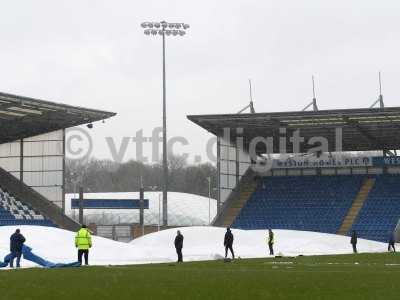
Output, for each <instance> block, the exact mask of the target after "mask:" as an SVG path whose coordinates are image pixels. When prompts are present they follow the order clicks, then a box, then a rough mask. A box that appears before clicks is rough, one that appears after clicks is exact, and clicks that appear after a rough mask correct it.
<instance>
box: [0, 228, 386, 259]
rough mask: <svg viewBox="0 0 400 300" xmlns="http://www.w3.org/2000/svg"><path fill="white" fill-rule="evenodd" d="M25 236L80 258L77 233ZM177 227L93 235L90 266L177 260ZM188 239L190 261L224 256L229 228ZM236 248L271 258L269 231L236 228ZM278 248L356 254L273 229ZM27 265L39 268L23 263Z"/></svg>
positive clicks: (314, 236)
mask: <svg viewBox="0 0 400 300" xmlns="http://www.w3.org/2000/svg"><path fill="white" fill-rule="evenodd" d="M16 228H17V227H16V226H2V227H0V257H1V259H2V258H3V257H4V256H5V255H6V254H8V253H9V237H10V235H11V234H12V233H13V232H14V231H15V229H16ZM18 228H20V229H21V233H22V234H23V235H24V236H25V237H26V240H27V241H26V244H27V245H28V246H30V247H32V248H33V252H34V253H36V254H38V255H40V256H42V257H43V258H45V259H47V260H50V261H52V262H55V263H59V262H63V263H68V262H73V261H76V249H75V247H74V237H75V233H73V232H70V231H66V230H62V229H58V228H51V227H41V226H19V227H18ZM176 230H177V229H169V230H164V231H161V232H156V233H152V234H148V235H146V236H144V237H141V238H138V239H136V240H134V241H132V242H131V243H121V242H116V241H112V240H109V239H105V238H101V237H96V236H94V237H93V248H92V249H91V252H90V261H89V262H90V264H91V265H123V264H143V263H156V262H172V261H175V260H176V253H175V249H174V246H173V240H174V238H175V235H176ZM179 230H181V232H182V234H183V235H184V237H185V240H184V248H183V255H184V260H185V261H195V260H212V259H219V258H222V257H223V255H224V247H223V238H224V234H225V229H224V228H218V227H184V228H179ZM232 231H233V234H234V236H235V241H234V250H235V254H236V256H237V257H241V258H253V257H254V258H255V257H268V249H267V248H268V247H267V243H266V236H267V233H266V231H265V230H246V231H245V230H236V229H233V230H232ZM274 232H275V241H276V243H275V252H276V254H279V253H281V254H283V255H287V256H295V255H300V254H303V255H323V254H346V253H351V245H350V240H349V238H348V237H344V236H338V235H334V234H325V233H315V232H305V231H293V230H274ZM358 248H359V250H360V252H384V251H385V250H386V249H385V248H386V244H384V243H379V242H374V241H368V240H363V239H359V243H358ZM22 264H23V266H25V267H30V266H34V264H33V263H30V262H27V261H23V262H22Z"/></svg>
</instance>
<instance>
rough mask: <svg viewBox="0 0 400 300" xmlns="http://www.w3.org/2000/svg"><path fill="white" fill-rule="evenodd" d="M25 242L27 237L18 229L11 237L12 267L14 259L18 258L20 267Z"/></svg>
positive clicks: (11, 266) (18, 266)
mask: <svg viewBox="0 0 400 300" xmlns="http://www.w3.org/2000/svg"><path fill="white" fill-rule="evenodd" d="M24 243H25V237H24V236H23V235H22V234H21V232H20V230H19V229H17V230H15V232H14V233H13V234H12V235H11V237H10V251H11V258H10V268H13V267H14V259H15V258H17V268H20V267H21V265H20V261H21V255H22V245H23V244H24Z"/></svg>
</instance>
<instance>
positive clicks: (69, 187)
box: [65, 156, 217, 199]
mask: <svg viewBox="0 0 400 300" xmlns="http://www.w3.org/2000/svg"><path fill="white" fill-rule="evenodd" d="M168 166H169V181H168V183H169V191H173V192H183V193H192V194H197V195H201V196H205V197H208V180H207V178H208V177H211V197H212V198H214V199H215V198H216V191H215V190H214V188H215V187H216V180H217V170H216V168H215V167H214V166H213V165H212V164H210V163H204V164H197V165H189V164H188V163H187V161H186V160H185V159H184V158H183V157H181V156H172V157H170V158H169V161H168ZM162 174H163V173H162V165H161V164H145V163H142V162H139V161H133V160H131V161H128V162H126V163H116V162H113V161H110V160H99V159H90V160H84V161H83V160H67V161H66V167H65V188H66V192H67V193H72V192H76V191H77V189H78V187H79V186H80V185H82V186H84V187H85V190H86V192H92V193H96V192H98V193H100V192H103V193H104V192H134V191H139V187H140V177H142V178H143V184H144V186H145V187H146V190H149V187H150V186H155V187H157V190H161V189H162Z"/></svg>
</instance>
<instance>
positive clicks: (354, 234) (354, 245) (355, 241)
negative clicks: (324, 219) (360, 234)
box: [350, 230, 357, 253]
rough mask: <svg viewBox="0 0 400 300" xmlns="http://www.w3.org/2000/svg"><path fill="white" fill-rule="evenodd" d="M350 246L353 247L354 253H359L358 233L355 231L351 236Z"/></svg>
mask: <svg viewBox="0 0 400 300" xmlns="http://www.w3.org/2000/svg"><path fill="white" fill-rule="evenodd" d="M350 244H351V245H352V246H353V252H354V253H357V232H356V231H355V230H353V232H352V234H351V239H350Z"/></svg>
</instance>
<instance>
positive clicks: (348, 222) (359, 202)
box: [337, 178, 375, 235]
mask: <svg viewBox="0 0 400 300" xmlns="http://www.w3.org/2000/svg"><path fill="white" fill-rule="evenodd" d="M374 184H375V178H367V179H366V180H365V181H364V183H363V185H362V186H361V188H360V191H359V192H358V194H357V196H356V198H355V199H354V201H353V204H352V206H351V207H350V209H349V211H348V212H347V215H346V217H345V218H344V219H343V223H342V225H341V226H340V228H339V230H338V232H337V234H340V235H346V234H347V233H348V232H349V230H350V228H351V227H352V226H353V223H354V221H355V220H356V218H357V216H358V213H359V212H360V210H361V208H362V207H363V205H364V202H365V200H367V198H368V195H369V192H370V191H371V190H372V188H373V187H374Z"/></svg>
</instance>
